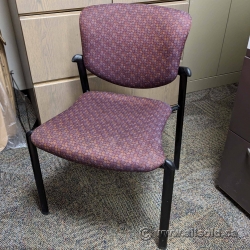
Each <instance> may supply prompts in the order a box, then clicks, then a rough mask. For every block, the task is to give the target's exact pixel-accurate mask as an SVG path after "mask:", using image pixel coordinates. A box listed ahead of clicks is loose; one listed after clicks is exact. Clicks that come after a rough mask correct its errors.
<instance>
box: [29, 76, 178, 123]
mask: <svg viewBox="0 0 250 250" xmlns="http://www.w3.org/2000/svg"><path fill="white" fill-rule="evenodd" d="M178 82H179V77H177V79H176V80H175V81H174V82H172V83H170V84H168V85H166V86H163V87H158V88H154V89H132V88H126V87H121V86H118V85H114V84H112V83H109V82H107V81H104V80H102V79H100V78H98V77H96V76H94V75H90V76H89V87H90V90H93V91H107V92H115V93H118V94H126V95H134V96H141V97H147V98H152V99H156V100H161V101H164V102H167V103H168V104H176V103H177V100H178V89H179V84H178ZM34 91H35V95H36V100H37V105H38V109H39V116H40V121H41V123H44V122H46V121H47V120H49V119H51V118H52V117H54V116H56V115H58V114H59V113H61V112H63V111H64V110H66V109H67V108H69V107H70V106H71V105H72V104H73V103H74V102H75V101H76V100H77V98H78V97H79V96H80V95H81V93H82V89H81V84H80V80H79V78H78V77H76V78H72V79H65V80H59V81H52V82H46V83H40V84H35V87H34Z"/></svg>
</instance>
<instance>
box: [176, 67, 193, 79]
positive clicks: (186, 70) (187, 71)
mask: <svg viewBox="0 0 250 250" xmlns="http://www.w3.org/2000/svg"><path fill="white" fill-rule="evenodd" d="M178 75H186V76H187V77H190V76H191V75H192V72H191V69H190V68H188V67H182V66H180V67H179V70H178Z"/></svg>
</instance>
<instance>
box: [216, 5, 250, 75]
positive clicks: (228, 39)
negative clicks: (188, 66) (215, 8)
mask: <svg viewBox="0 0 250 250" xmlns="http://www.w3.org/2000/svg"><path fill="white" fill-rule="evenodd" d="M249 12H250V1H249V0H233V1H232V5H231V9H230V15H229V20H228V24H227V30H226V35H225V39H224V44H223V48H222V54H221V59H220V64H219V69H218V74H225V73H230V72H235V71H240V70H241V68H242V64H243V60H244V56H245V54H246V48H247V42H248V38H249V35H250V13H249Z"/></svg>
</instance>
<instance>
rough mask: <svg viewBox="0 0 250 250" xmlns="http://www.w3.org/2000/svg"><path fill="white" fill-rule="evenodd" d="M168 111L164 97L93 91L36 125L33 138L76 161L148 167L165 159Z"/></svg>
mask: <svg viewBox="0 0 250 250" xmlns="http://www.w3.org/2000/svg"><path fill="white" fill-rule="evenodd" d="M170 114H171V107H170V106H169V105H168V104H166V103H164V102H161V101H157V100H151V99H148V98H140V97H133V96H127V95H120V94H115V93H108V92H97V91H90V92H87V93H85V94H83V95H82V96H81V97H80V98H79V99H78V100H77V101H76V102H75V104H74V105H73V106H71V107H70V108H69V109H68V110H66V111H64V112H63V113H61V114H59V115H58V116H56V117H54V118H52V119H51V120H49V121H48V122H46V123H44V124H42V125H41V126H40V127H38V128H37V129H35V131H34V132H33V133H32V136H31V140H32V142H33V143H34V145H35V146H37V147H38V148H40V149H43V150H45V151H47V152H50V153H52V154H54V155H57V156H59V157H62V158H65V159H68V160H71V161H75V162H78V163H82V164H87V165H91V166H95V167H99V168H105V169H114V170H123V171H150V170H153V169H156V168H158V167H160V166H161V165H162V164H163V163H164V161H165V156H164V152H163V150H162V145H161V136H162V131H163V128H164V126H165V123H166V121H167V119H168V117H169V116H170Z"/></svg>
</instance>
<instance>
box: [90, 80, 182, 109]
mask: <svg viewBox="0 0 250 250" xmlns="http://www.w3.org/2000/svg"><path fill="white" fill-rule="evenodd" d="M89 86H90V90H96V91H108V92H115V93H119V94H126V95H134V96H141V97H147V98H152V99H156V100H160V101H163V102H167V103H168V104H170V105H172V104H176V103H177V100H178V90H179V77H177V78H176V80H175V81H174V82H172V83H170V84H168V85H166V86H162V87H158V88H152V89H134V88H133V89H132V88H126V87H121V86H118V85H115V84H112V83H109V82H107V81H104V80H102V79H100V78H98V77H95V76H90V77H89Z"/></svg>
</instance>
